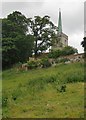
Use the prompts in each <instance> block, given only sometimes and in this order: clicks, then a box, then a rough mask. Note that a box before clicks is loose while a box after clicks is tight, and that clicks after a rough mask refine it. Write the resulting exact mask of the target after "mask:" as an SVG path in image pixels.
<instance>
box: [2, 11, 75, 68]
mask: <svg viewBox="0 0 86 120" xmlns="http://www.w3.org/2000/svg"><path fill="white" fill-rule="evenodd" d="M57 32H58V28H57V27H56V26H55V25H54V24H53V22H52V21H51V20H50V17H49V16H44V17H40V16H34V18H26V17H25V16H24V15H23V14H22V13H21V12H19V11H15V12H13V13H11V14H9V15H8V16H7V18H3V19H2V67H3V69H4V68H9V67H12V66H13V65H14V64H16V63H19V62H21V63H25V62H27V61H28V60H29V57H31V56H32V55H33V54H34V56H35V57H37V56H38V55H39V54H40V53H43V52H45V51H46V50H47V49H48V48H50V46H52V45H53V43H54V42H55V41H56V40H57V41H58V40H59V39H58V37H57ZM75 52H76V49H74V48H71V47H67V48H65V49H64V50H63V52H62V51H58V50H57V51H51V53H50V54H49V57H50V58H55V57H58V56H60V55H62V54H63V55H65V54H73V53H75Z"/></svg>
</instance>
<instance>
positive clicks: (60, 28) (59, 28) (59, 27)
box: [58, 8, 62, 34]
mask: <svg viewBox="0 0 86 120" xmlns="http://www.w3.org/2000/svg"><path fill="white" fill-rule="evenodd" d="M58 33H59V34H61V33H62V20H61V9H60V8H59V20H58Z"/></svg>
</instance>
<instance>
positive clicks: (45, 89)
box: [2, 63, 84, 118]
mask: <svg viewBox="0 0 86 120" xmlns="http://www.w3.org/2000/svg"><path fill="white" fill-rule="evenodd" d="M83 81H84V70H83V64H82V63H71V64H68V65H65V64H60V65H57V66H56V67H50V68H47V69H36V70H29V71H17V70H16V68H14V69H10V70H6V71H3V81H2V82H3V99H2V102H3V117H10V118H83V117H84V82H83ZM64 86H65V89H62V87H64Z"/></svg>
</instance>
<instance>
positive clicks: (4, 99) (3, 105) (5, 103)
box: [2, 96, 8, 107]
mask: <svg viewBox="0 0 86 120" xmlns="http://www.w3.org/2000/svg"><path fill="white" fill-rule="evenodd" d="M7 104H8V97H7V96H3V97H2V107H6V106H7Z"/></svg>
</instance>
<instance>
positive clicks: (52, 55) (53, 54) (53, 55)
mask: <svg viewBox="0 0 86 120" xmlns="http://www.w3.org/2000/svg"><path fill="white" fill-rule="evenodd" d="M60 55H61V50H52V51H51V52H50V53H49V54H48V57H49V58H58V57H59V56H60Z"/></svg>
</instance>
